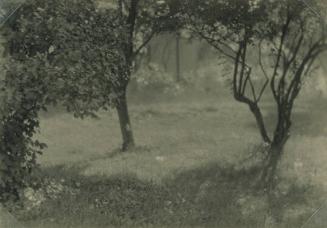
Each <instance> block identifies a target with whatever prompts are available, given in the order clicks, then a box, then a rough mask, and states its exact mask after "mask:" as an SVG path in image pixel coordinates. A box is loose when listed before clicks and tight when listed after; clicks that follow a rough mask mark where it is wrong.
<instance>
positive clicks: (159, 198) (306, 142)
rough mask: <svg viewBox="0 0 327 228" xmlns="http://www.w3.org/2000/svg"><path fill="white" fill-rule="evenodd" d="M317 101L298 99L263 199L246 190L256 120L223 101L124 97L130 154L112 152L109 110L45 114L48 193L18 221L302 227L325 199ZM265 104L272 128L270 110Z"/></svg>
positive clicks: (115, 136) (115, 148)
mask: <svg viewBox="0 0 327 228" xmlns="http://www.w3.org/2000/svg"><path fill="white" fill-rule="evenodd" d="M131 100H133V99H131ZM150 100H151V99H150ZM324 102H325V101H323V100H320V101H319V100H318V101H316V102H315V103H313V102H307V103H304V102H303V101H300V102H298V103H297V106H296V110H295V114H294V121H293V122H294V124H293V129H292V130H293V132H292V136H291V138H290V140H289V142H288V144H287V147H286V150H285V156H284V157H283V162H282V164H281V165H280V169H279V170H280V176H281V177H282V178H281V180H280V184H279V186H278V192H277V193H276V194H275V195H272V196H269V197H268V196H266V195H264V194H262V193H261V192H259V191H258V192H257V191H256V188H255V186H253V183H254V182H255V180H256V170H255V169H251V168H250V167H251V165H252V164H253V160H251V159H248V158H249V157H250V156H251V155H252V154H253V153H254V152H256V151H258V145H259V142H260V137H259V135H258V131H257V129H256V126H255V123H254V119H253V117H252V115H251V114H250V112H249V111H248V108H247V107H246V106H244V105H242V104H239V103H237V102H235V101H234V100H233V99H232V98H231V97H228V96H227V95H226V96H225V95H224V96H223V97H219V96H218V97H216V96H198V97H197V96H195V95H190V94H188V95H184V96H182V97H180V98H178V99H174V101H171V100H164V99H162V100H160V99H156V100H155V101H154V102H147V103H146V104H144V103H142V104H140V103H138V102H134V101H132V102H131V105H130V114H131V120H132V124H133V130H134V134H135V138H136V142H137V145H138V146H137V148H136V149H135V150H133V151H131V152H128V153H120V152H119V146H120V143H121V138H120V131H119V126H118V120H117V116H116V113H115V112H101V113H99V119H84V120H80V119H74V118H73V117H72V116H71V115H70V114H67V113H64V112H52V111H50V113H45V114H42V118H41V132H40V133H39V135H38V138H39V139H40V140H41V141H43V142H46V143H47V144H48V148H47V149H46V150H45V151H44V154H43V155H42V156H40V157H39V162H40V164H41V170H42V172H41V174H40V175H42V176H43V177H44V178H46V179H47V180H48V181H49V183H52V184H50V185H51V186H53V189H52V190H53V192H55V194H54V195H55V197H51V196H50V197H49V198H46V200H45V201H43V202H42V203H41V204H40V205H39V206H37V207H33V208H32V209H30V210H29V211H28V212H24V213H21V214H19V215H18V216H19V217H20V220H21V221H22V222H23V223H25V225H26V226H27V227H117V226H122V227H231V228H232V227H249V228H250V227H251V228H253V227H258V228H261V227H301V225H302V224H304V223H305V222H306V221H308V218H309V217H310V215H311V214H313V213H314V212H315V210H316V209H317V208H318V207H319V206H320V204H321V203H322V199H324V197H325V196H326V195H325V190H327V156H326V152H327V151H326V148H327V147H326V146H327V141H326V139H327V125H326V123H327V117H326V116H325V115H324V111H325V110H327V106H326V105H325V104H324ZM263 106H264V115H265V118H266V120H267V121H268V125H269V127H270V128H271V127H272V126H273V125H272V124H273V122H274V114H273V107H272V104H271V103H270V102H265V103H264V105H263ZM245 168H247V169H245ZM309 222H310V223H314V219H310V221H309Z"/></svg>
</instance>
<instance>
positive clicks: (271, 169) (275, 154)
mask: <svg viewBox="0 0 327 228" xmlns="http://www.w3.org/2000/svg"><path fill="white" fill-rule="evenodd" d="M276 139H277V140H276ZM286 141H287V137H283V138H282V140H281V138H277V137H276V136H275V137H274V140H273V142H272V143H271V145H270V148H269V150H268V155H267V158H266V160H265V162H264V164H263V170H262V175H261V183H262V185H263V186H264V187H265V188H266V189H267V190H271V189H273V188H274V187H275V184H276V182H275V179H276V175H277V173H276V170H277V167H278V164H279V161H280V160H281V157H282V155H283V150H284V146H285V143H286Z"/></svg>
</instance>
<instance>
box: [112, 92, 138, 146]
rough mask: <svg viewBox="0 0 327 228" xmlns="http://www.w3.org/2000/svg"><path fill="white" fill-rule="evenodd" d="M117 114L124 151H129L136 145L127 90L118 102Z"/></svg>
mask: <svg viewBox="0 0 327 228" xmlns="http://www.w3.org/2000/svg"><path fill="white" fill-rule="evenodd" d="M116 109H117V114H118V118H119V124H120V129H121V134H122V138H123V145H122V151H127V150H129V149H131V148H133V147H135V142H134V136H133V131H132V126H131V121H130V118H129V113H128V107H127V100H126V91H123V94H121V96H120V97H119V99H118V101H117V104H116Z"/></svg>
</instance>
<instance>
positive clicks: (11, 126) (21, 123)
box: [0, 0, 124, 201]
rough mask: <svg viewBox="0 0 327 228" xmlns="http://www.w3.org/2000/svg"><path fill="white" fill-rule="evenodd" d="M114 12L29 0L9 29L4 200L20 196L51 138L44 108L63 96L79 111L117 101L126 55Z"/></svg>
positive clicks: (84, 1)
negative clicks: (43, 134) (45, 134)
mask: <svg viewBox="0 0 327 228" xmlns="http://www.w3.org/2000/svg"><path fill="white" fill-rule="evenodd" d="M114 22H115V20H112V18H111V14H110V13H108V12H99V11H98V10H97V9H96V7H95V6H94V4H93V2H92V1H89V0H76V1H63V0H56V1H43V0H34V1H29V2H27V3H25V4H23V5H22V6H21V7H20V8H19V9H18V10H17V12H16V13H15V15H14V16H13V17H12V18H11V19H10V21H9V22H8V23H7V24H6V28H5V29H4V30H3V36H4V38H5V40H6V42H5V44H4V45H5V54H6V56H7V57H8V61H7V66H6V69H5V72H4V78H3V79H2V83H1V86H2V88H1V95H2V96H1V98H2V106H1V109H2V110H1V114H2V116H1V130H2V131H1V138H2V140H1V142H0V144H1V147H0V148H1V151H0V155H1V174H0V175H1V182H0V192H1V200H2V201H3V200H6V199H7V198H8V196H7V194H8V195H10V196H15V197H18V195H19V193H18V192H17V190H18V189H20V188H21V187H23V186H25V185H26V184H27V183H28V182H27V181H26V178H28V176H29V174H30V173H31V171H32V169H33V168H34V166H35V165H36V160H35V159H36V155H37V154H38V153H40V150H41V149H42V148H44V146H45V145H44V144H42V143H40V142H38V141H35V140H34V139H33V135H34V133H35V131H36V130H37V129H38V126H39V122H38V112H39V111H40V110H41V109H46V107H47V106H48V105H52V104H57V103H58V102H59V103H60V104H61V105H63V106H65V107H66V108H67V109H68V111H72V112H73V113H74V114H75V115H76V116H79V117H83V116H85V115H92V114H93V112H94V111H96V110H99V109H100V108H107V107H108V106H110V105H111V103H112V99H113V95H112V93H111V87H112V84H113V83H115V82H116V80H115V77H116V75H118V73H117V72H118V70H119V71H120V74H122V69H123V68H121V67H120V65H121V64H123V62H124V59H122V58H121V57H120V56H121V55H120V53H119V50H117V49H116V48H115V47H117V46H119V45H118V44H117V42H119V39H118V38H117V34H118V32H117V31H116V30H115V29H118V27H117V26H116V25H114V24H113V23H114Z"/></svg>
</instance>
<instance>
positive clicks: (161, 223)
mask: <svg viewBox="0 0 327 228" xmlns="http://www.w3.org/2000/svg"><path fill="white" fill-rule="evenodd" d="M83 168H84V167H70V168H67V167H64V166H61V167H59V166H58V167H52V168H47V169H44V170H43V172H42V176H43V178H48V179H51V180H53V183H58V185H59V183H60V185H61V186H62V187H61V188H60V189H61V190H60V192H59V193H57V195H56V196H55V197H54V196H52V198H51V197H50V198H49V197H48V198H47V200H46V201H44V202H43V203H42V204H41V205H40V206H39V207H37V208H35V209H32V210H30V211H28V212H26V213H25V214H23V215H22V216H21V219H22V220H24V221H26V224H29V225H30V227H45V228H46V227H48V226H50V225H51V224H58V227H112V226H113V227H117V226H123V227H129V226H130V227H195V226H196V227H199V226H200V227H224V228H228V227H230V228H232V227H233V228H235V227H249V228H250V227H251V228H255V227H258V228H259V227H260V228H262V227H300V225H301V224H303V223H304V221H305V220H306V219H307V218H308V217H309V216H310V213H312V210H311V209H310V207H309V206H310V204H311V203H312V202H313V200H319V199H318V198H317V196H316V195H314V194H313V191H312V189H311V188H310V187H309V186H296V185H293V184H289V182H285V181H284V182H283V183H284V185H285V183H287V184H286V185H285V186H283V185H282V186H280V187H279V188H278V190H276V192H274V194H270V195H267V194H265V193H264V191H262V189H258V188H257V187H256V184H255V183H256V180H257V179H258V178H257V177H258V173H259V172H258V171H259V170H258V168H257V167H252V168H249V169H246V170H244V169H236V168H235V167H231V166H228V167H221V166H220V165H218V164H209V165H206V166H203V167H199V168H196V169H193V170H187V171H184V172H180V173H178V174H176V175H175V176H174V177H173V178H170V179H166V180H165V181H164V183H163V184H162V185H158V184H156V183H154V182H151V181H143V180H140V179H139V178H137V177H136V176H135V175H133V174H124V175H116V176H111V177H105V176H92V177H86V176H83V175H81V174H80V173H81V172H82V171H83ZM315 197H316V198H315ZM308 208H309V209H308ZM291 212H292V213H293V214H292V213H291ZM40 224H42V226H38V225H40ZM267 224H268V225H267Z"/></svg>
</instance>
